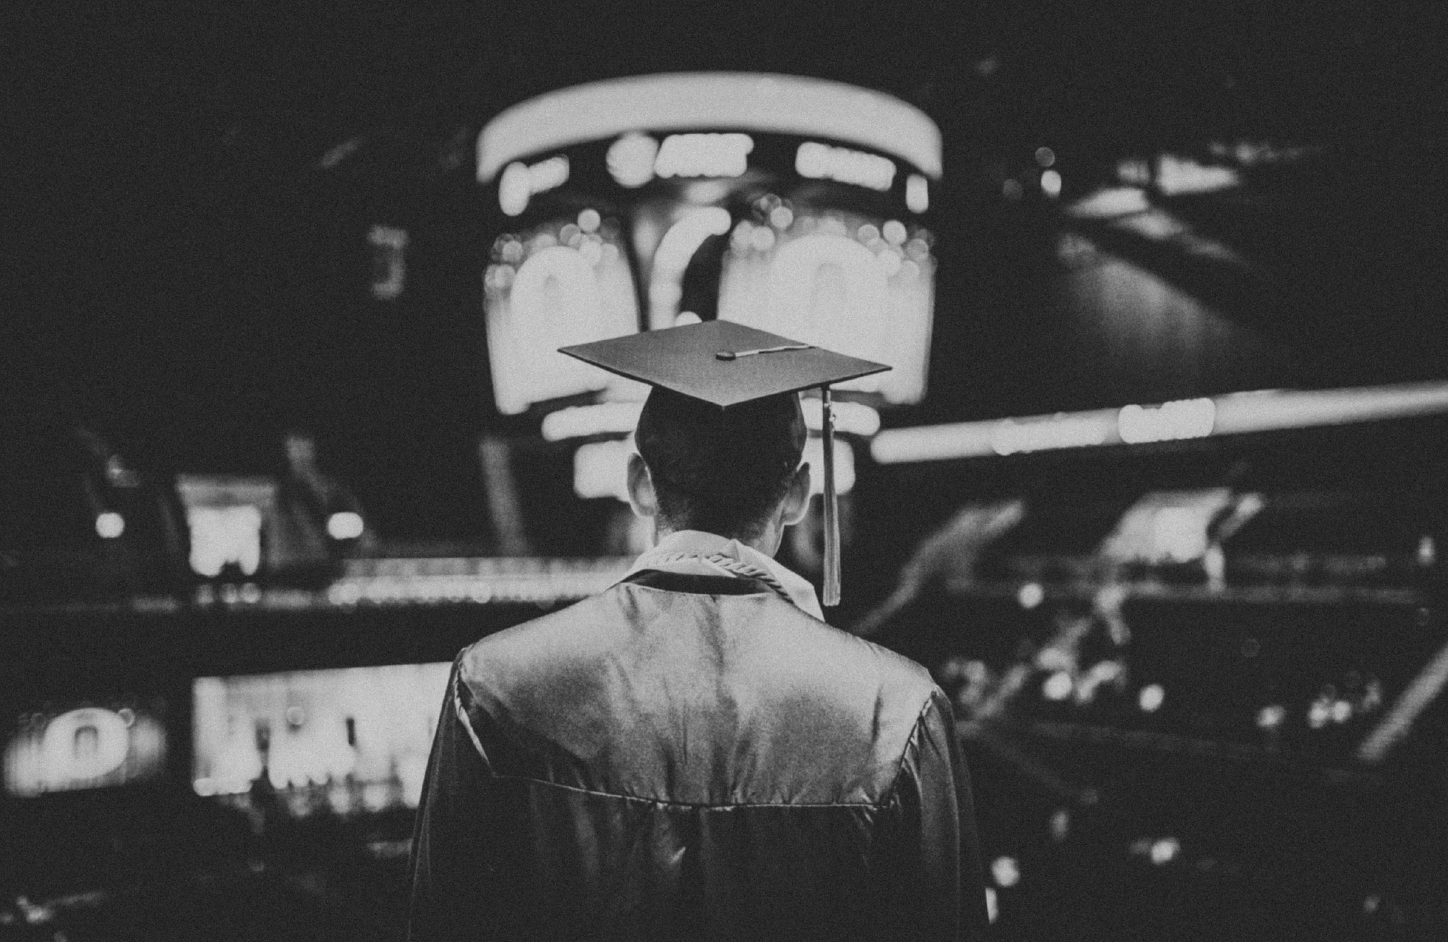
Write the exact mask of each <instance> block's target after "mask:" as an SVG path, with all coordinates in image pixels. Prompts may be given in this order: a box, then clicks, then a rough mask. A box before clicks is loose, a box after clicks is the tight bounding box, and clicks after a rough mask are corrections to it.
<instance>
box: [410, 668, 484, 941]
mask: <svg viewBox="0 0 1448 942" xmlns="http://www.w3.org/2000/svg"><path fill="white" fill-rule="evenodd" d="M458 671H459V668H458V665H456V664H454V665H453V671H452V676H451V678H450V679H449V681H448V689H447V694H446V696H445V697H444V698H443V705H442V712H441V715H440V716H439V717H438V724H437V733H436V735H435V736H434V738H433V744H432V753H431V755H430V757H429V759H428V765H427V775H426V778H425V779H424V780H423V787H422V798H421V801H420V803H419V805H418V809H417V819H416V823H415V824H414V827H413V840H412V858H411V884H412V885H411V897H410V901H409V906H408V920H407V938H408V940H409V942H433V940H449V942H451V940H460V939H468V940H486V939H493V938H496V937H497V936H496V931H495V929H494V928H493V927H494V926H495V924H496V923H495V919H494V918H493V915H495V914H490V913H489V905H490V903H491V904H493V905H496V902H497V900H496V898H495V894H492V893H489V892H488V889H489V886H490V884H492V883H493V882H494V881H493V875H494V869H495V867H496V860H495V856H496V848H495V847H494V846H493V845H494V841H493V840H492V839H491V837H490V833H489V832H490V831H491V830H492V828H491V826H490V823H489V820H488V816H489V814H490V811H491V808H492V806H493V805H494V802H493V801H492V800H491V797H492V796H491V795H490V792H492V791H493V781H494V780H493V775H492V773H491V771H490V770H489V768H488V766H487V762H486V760H485V758H484V756H483V755H482V753H481V752H480V750H479V747H478V746H477V745H476V744H475V743H474V741H473V739H472V736H471V734H470V733H469V729H468V726H467V719H466V714H465V713H464V708H463V702H462V698H463V697H465V696H466V688H465V687H463V686H462V684H461V681H460V678H459V673H458Z"/></svg>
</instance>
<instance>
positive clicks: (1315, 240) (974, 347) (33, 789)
mask: <svg viewBox="0 0 1448 942" xmlns="http://www.w3.org/2000/svg"><path fill="white" fill-rule="evenodd" d="M7 19H9V20H10V21H11V23H10V24H9V25H8V26H7V27H6V28H5V31H4V32H5V38H6V39H7V40H9V42H8V44H7V45H8V46H9V48H8V49H7V51H6V54H5V58H6V61H7V65H9V66H10V67H11V69H10V75H11V78H10V81H9V84H8V88H9V94H8V95H7V100H6V103H5V108H6V112H7V119H6V123H7V126H8V127H10V128H11V130H12V134H11V135H10V138H11V141H12V142H14V143H18V144H19V147H18V148H16V149H15V150H16V151H17V152H18V153H17V154H15V155H14V156H12V158H11V160H9V161H7V171H8V177H9V181H8V182H9V186H8V187H7V188H6V189H7V191H8V193H7V195H8V197H9V199H8V200H7V203H8V204H9V212H8V213H7V214H6V215H7V219H8V221H9V223H10V224H9V225H7V226H6V227H5V228H4V229H3V231H0V245H3V258H4V267H5V278H4V281H5V285H6V290H5V291H4V292H3V298H0V305H3V310H0V653H3V657H0V665H3V666H0V748H3V790H0V844H3V846H4V848H5V852H4V853H3V854H0V938H12V937H13V938H17V939H48V940H57V942H58V940H62V939H69V940H81V939H120V938H137V939H191V938H205V939H276V938H308V939H317V938H335V939H372V938H377V939H383V938H398V937H399V933H400V932H401V925H402V919H403V915H404V905H405V895H404V894H405V873H406V858H407V853H408V849H409V837H410V829H411V816H412V809H413V808H414V807H415V805H416V800H417V795H418V793H419V789H420V785H421V774H422V767H423V763H424V762H425V759H426V751H427V748H428V746H429V744H430V740H431V736H432V731H433V729H434V725H435V722H436V716H437V710H438V707H439V705H440V703H441V699H442V689H443V685H444V683H445V680H446V676H447V669H448V664H449V662H450V661H451V660H452V658H453V657H454V655H455V654H456V653H457V652H458V650H459V649H461V648H462V647H463V646H465V645H466V644H468V643H469V642H471V641H472V640H474V639H476V638H478V637H480V636H482V635H484V634H486V633H488V632H491V631H495V630H498V629H501V628H504V627H507V626H509V625H512V624H516V623H518V622H520V621H523V620H526V619H528V618H531V617H533V616H535V615H536V614H538V613H539V612H541V611H546V610H548V609H551V608H554V607H557V606H561V605H566V604H569V603H570V602H572V601H574V600H576V599H578V598H580V597H582V596H584V595H587V594H590V593H592V592H595V591H598V590H601V589H603V588H605V587H606V586H608V585H610V584H611V583H612V582H613V581H614V580H616V579H617V578H618V577H619V576H620V575H621V574H622V573H623V572H624V571H625V570H626V569H627V567H628V565H629V561H630V559H631V557H632V556H633V555H634V554H636V553H637V552H639V551H640V550H641V549H643V548H644V547H645V546H646V545H647V542H648V537H649V535H648V533H647V531H646V530H643V529H641V528H640V527H639V526H638V525H637V524H635V523H634V522H633V521H632V518H631V515H630V514H629V512H628V508H627V506H626V504H624V503H623V502H622V501H621V500H620V499H619V496H618V495H619V493H620V488H621V484H622V467H623V460H624V457H625V456H626V453H627V451H626V449H627V447H628V446H627V442H626V435H627V433H628V431H629V430H630V429H631V428H632V425H633V422H634V420H635V418H636V416H637V410H638V406H639V399H640V395H641V393H640V390H639V388H637V387H635V386H633V385H632V384H629V383H625V382H622V381H614V380H609V379H607V378H606V377H604V376H603V375H602V374H599V373H597V372H596V371H588V370H585V369H581V368H579V369H575V368H574V367H572V366H570V365H569V364H568V363H566V362H560V361H561V360H562V359H563V358H561V357H557V356H555V355H554V354H552V353H551V351H552V350H554V349H555V348H556V347H558V346H561V345H564V344H568V343H578V342H584V341H587V340H592V339H599V338H602V337H605V336H614V335H617V334H621V333H626V332H628V331H633V330H647V329H656V328H661V327H667V326H671V325H674V324H676V323H687V322H690V321H691V320H692V319H703V320H708V319H713V318H723V319H729V320H737V321H741V322H745V323H749V324H752V325H755V326H759V327H762V328H764V329H768V330H772V331H775V332H777V333H782V334H785V335H788V336H791V337H798V338H800V339H804V340H807V341H811V342H818V343H821V344H823V345H826V346H830V347H832V348H835V349H839V350H842V351H844V352H849V353H854V354H856V355H860V356H866V357H869V358H871V359H878V360H883V361H886V362H889V363H892V364H893V365H894V366H895V370H894V371H893V372H891V373H887V374H884V375H883V377H877V378H870V379H868V380H866V381H860V382H857V383H855V384H850V385H849V386H848V387H846V388H845V389H844V391H843V392H842V393H841V394H840V398H841V399H842V400H843V402H842V403H841V404H840V406H839V424H840V431H841V433H842V434H841V436H840V440H839V442H838V443H837V464H838V466H839V469H840V471H841V475H842V481H841V487H842V490H844V491H845V492H846V493H845V496H844V506H843V508H842V515H843V519H842V526H843V531H844V540H845V545H844V570H845V599H844V604H843V605H842V606H841V607H840V608H839V609H837V610H835V611H834V613H833V616H832V621H833V622H834V623H835V624H836V625H837V626H839V627H841V628H844V629H846V630H849V631H853V632H855V633H857V634H861V635H864V636H867V637H870V638H871V639H873V640H876V641H878V642H880V643H882V644H885V645H887V646H890V647H893V648H895V649H897V650H899V651H902V652H903V653H905V654H908V655H909V656H911V657H914V658H916V659H918V660H920V661H921V662H922V663H924V664H925V665H926V666H927V667H929V668H930V669H931V670H932V672H933V673H934V674H935V677H936V679H937V681H938V682H939V683H940V684H941V685H942V686H943V687H944V688H945V689H946V690H947V692H948V693H949V694H950V695H951V696H952V698H953V699H954V701H955V703H956V712H957V718H958V720H959V727H960V734H961V736H962V737H963V740H964V742H965V746H966V751H967V755H968V756H969V759H970V762H971V764H972V771H973V776H974V782H975V787H976V790H977V801H978V809H977V810H978V814H979V819H980V826H981V831H982V837H983V841H984V853H985V862H986V865H987V873H988V879H989V884H990V890H989V903H990V910H991V916H992V923H993V927H994V932H995V935H996V937H997V938H999V939H1003V940H1005V939H1020V940H1035V939H1083V940H1085V939H1120V938H1134V939H1298V938H1301V939H1309V938H1310V939H1315V940H1316V939H1437V938H1442V937H1443V934H1444V933H1445V932H1448V903H1445V894H1444V892H1443V887H1444V886H1448V851H1445V841H1444V839H1445V836H1448V794H1445V787H1448V785H1445V783H1448V778H1445V773H1448V748H1445V746H1444V742H1445V739H1444V735H1445V732H1448V730H1445V716H1448V713H1445V708H1444V702H1443V698H1442V696H1441V693H1442V688H1443V686H1444V684H1445V683H1448V631H1445V623H1444V610H1443V602H1444V590H1445V563H1444V560H1443V554H1441V553H1440V552H1439V551H1440V549H1442V548H1443V547H1444V539H1445V499H1448V473H1445V472H1448V444H1445V443H1448V434H1445V433H1448V331H1445V330H1444V323H1443V318H1444V314H1445V308H1448V264H1445V258H1448V222H1445V219H1444V215H1443V213H1442V211H1441V207H1442V206H1444V205H1448V192H1445V189H1448V185H1445V179H1444V174H1443V166H1444V158H1445V156H1448V154H1445V151H1448V143H1445V142H1448V137H1445V134H1444V132H1445V130H1448V127H1445V121H1444V118H1445V114H1444V108H1445V105H1444V103H1445V101H1448V96H1445V95H1444V92H1445V91H1448V88H1445V86H1444V83H1443V75H1442V73H1441V56H1440V55H1439V51H1438V47H1437V45H1436V43H1435V41H1434V39H1433V36H1434V32H1433V30H1432V29H1431V28H1430V27H1431V26H1432V24H1430V23H1429V22H1427V20H1426V17H1424V16H1423V15H1422V14H1416V13H1415V14H1412V15H1411V16H1410V15H1409V13H1408V12H1407V6H1406V5H1404V6H1403V7H1402V8H1398V7H1396V6H1389V7H1381V6H1379V7H1376V8H1373V7H1369V6H1366V5H1360V4H1351V3H1345V2H1335V0H1334V2H1329V3H1325V4H1311V5H1308V4H1294V3H1288V2H1272V0H1207V2H1197V3H1187V2H1178V0H1173V2H1167V3H1161V2H1155V3H1148V2H1144V0H1107V2H1100V3H1092V4H1079V3H1078V4H1068V3H1060V2H1054V0H1015V2H1011V3H1004V2H997V0H978V2H972V3H966V4H953V3H945V2H926V0H921V2H908V3H906V2H902V3H896V4H881V3H874V4H864V3H859V4H851V3H832V4H823V3H796V4H789V5H787V6H785V5H780V4H766V3H760V2H755V0H743V2H737V3H734V4H730V5H728V6H724V5H720V4H709V5H685V4H677V5H663V4H650V5H639V6H636V7H630V6H628V5H618V4H611V5H601V4H561V3H554V2H551V0H547V2H530V3H526V4H524V3H516V2H495V3H491V4H487V5H483V6H480V7H477V8H474V9H470V10H463V9H454V8H442V9H433V8H425V7H419V6H416V5H406V6H405V5H401V4H396V5H392V6H391V7H390V8H380V9H376V8H373V7H371V6H365V7H364V6H363V5H356V4H348V3H342V2H336V0H317V2H313V3H309V4H306V5H304V6H300V7H296V8H294V9H292V10H290V11H286V10H281V11H269V12H267V13H265V14H263V13H262V12H261V11H260V10H256V9H250V8H246V7H242V6H239V5H223V4H192V5H185V6H181V5H178V6H176V7H175V8H172V9H167V8H165V7H163V6H152V7H148V8H146V10H145V11H136V10H123V9H121V8H119V7H114V6H93V7H91V8H89V9H78V10H68V11H64V12H62V11H60V10H58V9H56V8H51V7H46V8H39V7H34V8H30V9H25V8H21V9H16V10H12V11H9V16H8V17H7ZM807 418H809V419H810V421H811V424H812V426H814V427H815V428H816V429H817V427H818V407H817V405H814V406H812V407H811V408H810V409H807ZM818 448H819V444H818V441H817V440H815V441H814V442H812V449H813V450H814V451H815V455H816V458H818V457H819V454H818ZM820 557H821V536H820V522H819V519H818V512H817V509H816V514H815V515H813V516H811V517H810V518H809V519H807V520H806V521H805V522H804V523H803V524H801V525H800V526H799V527H797V528H795V530H794V531H793V532H792V534H791V535H790V536H789V537H788V538H787V539H786V542H785V545H784V547H783V549H782V551H781V559H782V561H784V562H785V563H786V564H787V565H789V566H791V567H792V568H795V569H796V570H798V571H800V572H801V573H803V574H805V575H806V576H808V577H810V578H812V579H815V580H816V581H818V579H819V571H820Z"/></svg>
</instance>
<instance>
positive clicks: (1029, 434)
mask: <svg viewBox="0 0 1448 942" xmlns="http://www.w3.org/2000/svg"><path fill="white" fill-rule="evenodd" d="M1440 413H1448V383H1445V382H1441V381H1434V382H1426V383H1404V384H1401V385H1395V386H1372V387H1363V388H1358V389H1332V390H1315V391H1303V392H1298V391H1286V390H1264V391H1259V392H1246V393H1231V394H1228V395H1225V396H1218V397H1216V398H1215V399H1185V400H1179V401H1177V402H1171V403H1162V404H1160V405H1154V406H1135V405H1133V406H1125V407H1123V408H1121V409H1096V410H1092V411H1090V412H1070V413H1058V414H1056V415H1048V416H1031V417H1027V418H1020V419H997V420H992V421H986V422H957V423H954V424H950V425H932V426H922V427H918V428H902V429H887V430H885V431H883V432H881V433H880V434H879V435H877V436H876V437H875V440H874V441H873V442H871V444H870V453H871V455H872V456H873V457H874V459H875V461H877V462H879V463H880V464H901V463H907V462H916V461H949V460H954V459H960V458H979V457H984V456H987V455H1006V454H1015V453H1018V452H1031V451H1048V450H1054V449H1060V448H1076V447H1085V446H1090V445H1121V444H1129V443H1136V442H1159V441H1173V440H1179V439H1186V438H1201V437H1204V436H1206V435H1238V434H1244V433H1249V432H1270V431H1279V430H1283V429H1295V428H1312V427H1316V426H1322V425H1347V424H1351V423H1355V422H1375V421H1381V420H1384V419H1399V418H1408V417H1411V416H1417V415H1434V414H1440ZM1123 432H1124V433H1125V434H1124V435H1123Z"/></svg>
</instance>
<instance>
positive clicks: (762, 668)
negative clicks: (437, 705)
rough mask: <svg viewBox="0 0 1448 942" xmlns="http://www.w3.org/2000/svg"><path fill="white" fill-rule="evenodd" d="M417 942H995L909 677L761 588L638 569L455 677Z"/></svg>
mask: <svg viewBox="0 0 1448 942" xmlns="http://www.w3.org/2000/svg"><path fill="white" fill-rule="evenodd" d="M411 894H412V895H411V907H410V914H409V938H410V939H412V940H414V942H422V940H432V939H509V940H515V939H516V940H525V939H527V940H531V939H599V940H603V939H610V940H612V939H619V940H624V939H627V940H644V939H659V940H671V942H679V940H695V939H697V940H730V939H739V940H749V942H765V940H774V939H778V940H791V942H793V940H809V939H820V940H824V939H829V940H831V942H838V940H849V939H858V940H875V939H880V940H883V939H891V940H913V939H920V940H926V939H929V940H935V939H939V940H955V939H979V938H983V937H984V932H985V924H986V916H985V901H984V889H983V883H982V878H981V871H980V866H979V860H978V847H977V838H976V830H975V820H974V814H973V810H972V804H971V793H970V785H969V780H968V778H967V774H966V769H965V764H964V761H963V758H962V755H961V751H960V745H959V740H958V739H957V737H956V734H955V731H954V728H953V724H952V715H951V707H950V702H949V700H948V699H947V698H946V697H945V696H944V694H943V693H941V691H940V689H939V688H938V687H937V686H936V685H935V684H934V683H933V682H932V680H931V678H930V675H929V674H928V672H927V671H926V670H925V669H924V668H922V667H921V666H920V665H918V664H916V663H915V662H913V661H910V660H908V659H906V658H904V657H901V656H899V655H897V654H895V653H893V652H890V651H888V650H886V649H884V648H881V647H879V646H877V645H874V644H871V643H870V642H867V641H864V640H862V639H860V638H856V637H854V636H852V635H849V634H847V633H845V632H842V631H839V630H836V629H834V628H831V627H830V626H828V625H826V624H825V623H823V622H821V621H819V620H818V619H816V618H814V617H812V616H810V615H808V614H806V613H805V612H803V611H801V610H800V609H799V608H798V607H797V606H796V605H793V604H791V603H790V602H789V601H786V600H785V598H783V597H781V595H780V593H779V591H778V587H777V585H776V586H774V587H771V586H770V585H769V584H768V583H767V581H763V580H758V579H754V578H747V577H744V578H736V577H731V576H713V575H699V574H692V573H682V574H681V573H678V572H665V571H657V570H649V569H645V570H642V571H638V572H634V573H633V574H631V575H630V576H628V577H627V578H626V579H625V580H624V581H622V582H620V583H619V584H617V585H615V586H613V587H612V588H611V589H609V590H607V591H605V592H603V593H601V594H599V595H597V596H594V597H592V598H589V599H586V600H584V601H582V602H580V603H578V604H576V605H573V606H571V607H569V608H567V609H564V610H561V611H558V612H555V613H552V614H549V615H546V616H544V617H542V618H539V619H536V620H534V621H531V622H528V623H526V624H523V625H519V626H517V627H515V628H511V629H508V630H506V631H503V632H500V633H497V634H494V635H491V636H489V637H486V638H484V639H483V640H481V641H479V642H477V643H476V644H474V645H472V646H471V647H469V648H467V649H466V650H464V651H463V652H462V654H461V655H460V656H459V657H458V659H457V661H456V663H455V665H454V667H453V672H452V677H451V681H450V683H449V688H448V692H447V696H446V700H445V703H444V704H443V709H442V715H441V718H440V721H439V725H438V730H437V735H436V738H435V740H434V744H433V749H432V754H431V757H430V759H429V765H428V771H427V778H426V782H425V785H424V788H423V796H422V801H421V805H420V807H419V810H418V816H417V825H416V832H415V837H414V845H413V857H412V887H411Z"/></svg>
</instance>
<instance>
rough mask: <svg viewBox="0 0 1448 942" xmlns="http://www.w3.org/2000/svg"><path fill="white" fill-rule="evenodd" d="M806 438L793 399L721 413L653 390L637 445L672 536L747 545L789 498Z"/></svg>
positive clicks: (767, 400) (759, 401) (695, 401)
mask: <svg viewBox="0 0 1448 942" xmlns="http://www.w3.org/2000/svg"><path fill="white" fill-rule="evenodd" d="M805 437H806V432H805V427H804V415H803V413H802V412H801V410H800V406H799V396H798V394H796V393H788V394H785V395H781V396H769V397H767V398H764V399H756V400H754V401H753V402H747V403H744V404H742V405H737V406H731V407H729V408H728V409H721V408H719V407H718V406H715V405H713V404H711V403H707V402H703V401H701V400H698V399H694V398H691V397H689V396H682V395H680V394H678V393H675V392H670V391H669V390H667V389H663V388H661V387H655V388H654V389H653V390H652V391H651V392H650V393H649V398H648V401H647V402H645V403H644V408H643V413H642V414H641V415H640V416H639V424H638V431H637V432H636V433H635V439H634V440H635V445H636V447H637V448H638V452H639V455H640V457H642V458H643V459H644V464H645V465H647V466H648V469H649V475H650V477H651V478H652V480H653V485H654V494H655V495H656V496H657V498H658V514H659V517H660V519H661V520H662V521H663V522H664V523H666V524H667V525H668V526H669V527H670V528H671V529H674V530H705V531H708V532H710V533H717V534H719V535H720V536H727V537H732V538H735V539H743V540H751V539H755V538H756V537H758V536H759V535H760V534H761V533H762V532H763V530H764V525H765V522H766V521H767V520H768V518H769V514H770V513H771V512H772V511H773V510H774V508H775V507H776V506H778V504H779V502H780V501H781V500H783V499H784V495H785V493H786V492H787V491H788V490H789V482H790V479H791V477H792V476H793V474H794V471H795V469H796V468H798V467H799V460H800V455H802V454H803V453H804V443H805Z"/></svg>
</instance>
